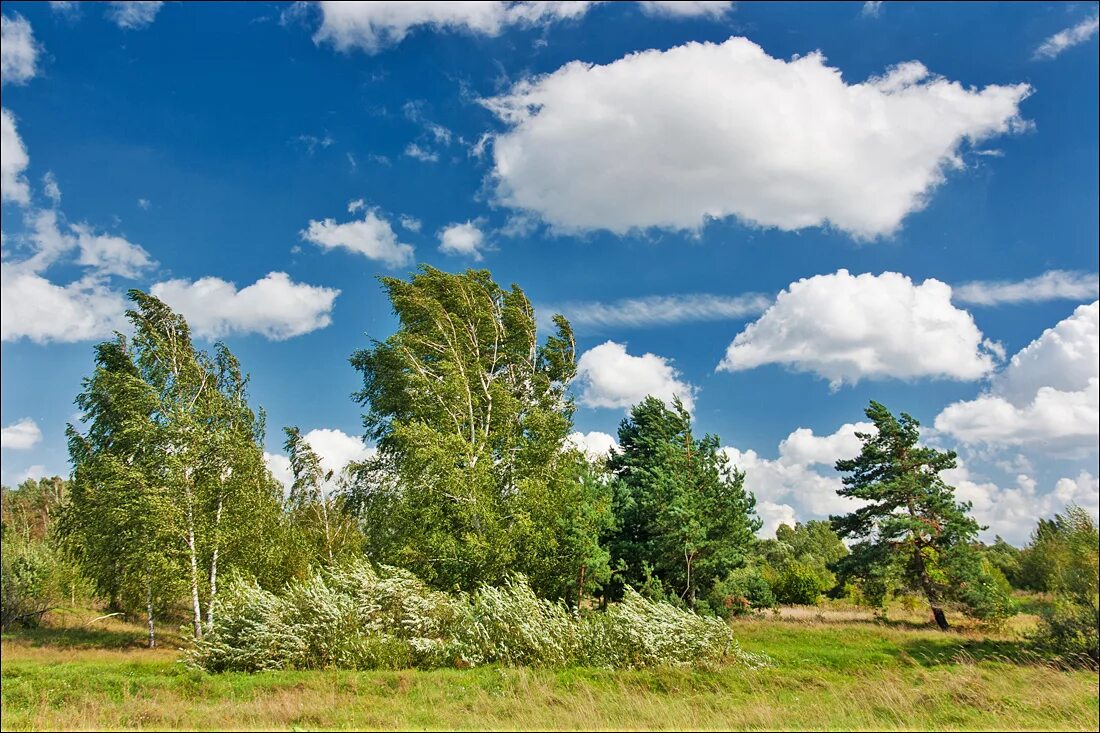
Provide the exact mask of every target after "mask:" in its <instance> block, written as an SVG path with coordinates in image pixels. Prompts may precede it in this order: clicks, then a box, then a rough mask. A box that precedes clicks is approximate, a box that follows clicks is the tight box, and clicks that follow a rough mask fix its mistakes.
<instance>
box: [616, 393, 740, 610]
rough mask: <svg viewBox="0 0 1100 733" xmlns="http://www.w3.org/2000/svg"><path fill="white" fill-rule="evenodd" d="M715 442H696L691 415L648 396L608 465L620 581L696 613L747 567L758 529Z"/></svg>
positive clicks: (736, 476) (634, 412)
mask: <svg viewBox="0 0 1100 733" xmlns="http://www.w3.org/2000/svg"><path fill="white" fill-rule="evenodd" d="M719 445H720V444H719V439H718V437H717V436H712V435H706V436H704V437H702V438H696V437H695V436H694V435H693V433H692V429H691V416H690V415H689V414H688V412H687V410H686V409H685V408H684V405H683V403H682V402H681V401H680V400H679V399H676V400H675V401H674V403H673V405H672V407H671V408H669V407H668V406H666V405H665V403H664V402H662V401H661V400H660V399H657V398H656V397H647V398H645V399H644V400H642V401H641V402H640V403H638V404H637V405H635V406H634V407H633V408H631V411H630V416H629V417H628V418H627V419H625V420H623V422H622V424H621V425H620V427H619V449H618V450H617V451H616V452H615V453H613V454H612V455H611V457H610V459H609V461H608V467H609V469H610V470H611V472H612V473H613V474H614V476H615V480H614V484H613V486H614V501H615V519H616V524H615V528H614V530H613V531H612V533H611V537H610V547H611V551H612V556H613V563H614V564H615V565H616V566H617V567H619V568H620V579H621V581H622V582H624V583H627V584H630V585H634V586H636V587H644V586H646V585H647V584H648V585H649V586H650V587H652V586H653V581H654V580H656V581H658V582H659V584H660V586H661V587H662V588H663V589H664V592H666V593H673V594H675V595H677V596H679V597H680V598H681V599H682V600H683V602H684V603H686V604H687V605H688V606H689V607H691V608H694V607H695V605H696V600H697V598H698V596H699V592H700V590H702V591H703V592H704V593H706V592H708V591H709V590H710V589H711V587H712V586H713V585H714V583H715V582H716V581H718V580H719V579H721V578H724V577H726V576H727V575H728V574H729V572H730V571H732V570H734V569H736V568H738V567H740V566H741V565H743V564H744V562H745V560H746V558H747V556H748V554H749V552H750V550H751V548H752V545H753V542H754V533H755V532H756V530H757V529H759V528H760V520H759V519H758V518H757V517H756V514H755V506H756V501H755V499H754V497H753V495H752V494H751V493H750V492H747V491H745V488H744V478H745V476H744V473H743V472H741V471H739V470H737V469H736V468H734V467H733V466H731V465H730V464H729V461H728V459H727V458H726V455H725V454H724V453H723V452H722V451H721V450H720V447H719Z"/></svg>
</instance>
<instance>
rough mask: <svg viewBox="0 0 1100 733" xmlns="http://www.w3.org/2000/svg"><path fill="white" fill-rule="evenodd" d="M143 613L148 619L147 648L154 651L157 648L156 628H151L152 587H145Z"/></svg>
mask: <svg viewBox="0 0 1100 733" xmlns="http://www.w3.org/2000/svg"><path fill="white" fill-rule="evenodd" d="M145 612H146V614H147V615H148V619H149V648H150V649H156V647H157V634H156V628H155V627H154V626H153V586H152V585H146V586H145Z"/></svg>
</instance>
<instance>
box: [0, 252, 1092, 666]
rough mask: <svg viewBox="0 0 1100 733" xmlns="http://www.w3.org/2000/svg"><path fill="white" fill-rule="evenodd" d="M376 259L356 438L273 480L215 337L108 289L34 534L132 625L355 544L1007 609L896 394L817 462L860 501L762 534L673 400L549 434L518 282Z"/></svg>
mask: <svg viewBox="0 0 1100 733" xmlns="http://www.w3.org/2000/svg"><path fill="white" fill-rule="evenodd" d="M380 280H381V284H382V287H383V288H384V289H385V291H386V293H387V295H388V296H389V299H390V302H391V304H392V306H393V311H394V313H395V315H396V316H397V320H398V327H397V329H396V330H395V332H394V333H393V334H392V335H390V336H389V337H387V338H385V339H383V340H372V341H370V342H369V343H368V344H366V345H365V346H364V347H363V348H361V349H359V350H357V351H355V352H354V353H353V354H352V355H351V359H350V362H351V365H352V367H353V368H354V369H356V370H357V371H358V372H359V373H360V375H361V376H362V388H361V389H360V390H359V391H358V392H356V393H355V394H354V396H353V399H354V400H356V402H358V403H359V404H360V405H361V406H362V408H363V425H364V434H365V437H366V439H367V440H369V441H371V442H372V443H373V444H374V445H375V446H376V448H377V450H376V451H375V452H374V454H373V455H372V456H371V457H370V458H368V459H366V460H363V461H360V462H357V463H353V464H352V465H351V466H349V468H348V470H347V471H346V472H345V473H344V474H343V475H340V476H333V475H331V474H329V473H326V472H325V471H324V469H323V468H322V465H321V461H320V459H319V457H318V455H317V454H316V452H315V451H314V450H313V448H312V446H310V445H309V444H308V442H307V441H306V440H305V439H304V438H303V436H302V434H301V432H300V431H299V430H298V428H296V427H294V426H288V427H287V428H285V430H284V432H285V437H286V441H285V449H286V451H287V454H288V457H289V459H290V466H291V470H292V474H293V481H292V485H291V486H290V487H289V490H284V487H283V486H282V485H281V484H279V482H277V481H276V480H275V479H274V478H273V477H272V475H271V473H270V472H269V471H268V469H267V468H266V466H265V462H264V454H263V441H264V436H265V430H266V426H265V416H264V413H263V410H262V409H259V408H254V407H253V406H252V404H251V402H250V398H249V394H248V377H247V375H246V374H245V373H244V371H243V369H242V366H241V365H240V363H239V362H238V360H237V359H236V357H234V355H233V354H232V352H231V351H230V350H229V348H228V347H226V346H225V345H224V344H222V343H216V344H214V345H213V347H212V350H211V351H210V352H206V351H203V350H201V349H199V348H197V347H196V345H195V344H194V342H193V339H192V337H191V333H190V330H189V328H188V325H187V323H186V321H185V320H184V319H183V318H182V317H181V316H180V315H178V314H176V313H174V312H173V311H172V310H171V309H170V308H169V307H168V306H167V305H165V304H164V303H163V302H161V301H160V300H158V299H157V298H155V297H153V296H151V295H148V294H146V293H143V292H140V291H137V290H133V291H130V294H129V297H130V301H131V303H132V306H131V308H130V310H129V311H128V312H127V317H128V319H129V321H130V324H131V328H132V334H131V335H129V336H126V335H123V334H116V335H115V337H114V338H113V339H111V340H108V341H106V342H104V343H101V344H98V345H97V346H96V347H95V349H94V368H93V370H92V373H91V374H90V376H88V377H87V378H86V379H85V380H84V381H83V384H82V389H81V392H80V394H79V395H78V396H77V398H76V403H77V405H78V407H79V408H80V410H81V417H82V420H81V424H80V426H72V425H71V426H69V428H68V431H67V435H68V442H69V453H70V458H71V462H72V473H71V475H70V477H69V480H68V481H63V482H62V484H61V485H62V486H63V487H64V491H63V492H60V494H63V496H62V495H59V496H58V497H57V498H56V500H51V501H50V502H47V503H48V504H49V506H50V512H51V514H49V517H48V523H49V524H50V525H51V527H50V529H49V531H46V530H45V529H35V530H34V533H35V534H36V535H41V537H40V539H43V540H44V539H45V538H47V537H48V538H49V542H50V546H51V548H53V549H52V550H51V551H55V552H60V553H64V554H65V556H66V557H68V558H71V559H73V560H75V561H76V564H77V567H78V568H79V571H80V576H81V577H82V579H83V580H82V582H86V583H87V584H89V585H90V586H91V588H92V590H93V592H94V594H95V595H96V596H98V597H100V598H103V599H105V600H106V601H107V602H108V604H109V605H110V606H111V607H112V608H117V609H125V610H127V611H138V610H140V612H141V613H142V615H143V616H144V617H145V619H146V621H147V623H148V629H149V632H148V633H149V642H150V645H152V644H154V643H155V626H156V621H157V619H158V618H160V617H162V616H163V615H164V614H165V613H168V612H170V611H172V610H173V609H175V608H177V607H178V606H179V605H180V603H181V601H182V602H183V604H184V605H185V606H186V608H187V616H188V619H189V623H190V626H191V630H192V633H193V635H194V636H195V637H196V638H197V639H198V638H201V637H202V636H203V634H204V632H205V631H206V630H208V629H210V628H211V627H212V626H213V625H214V623H215V615H216V613H217V612H218V608H219V604H218V597H219V589H220V588H221V587H222V586H223V585H224V582H223V581H224V579H225V578H226V576H230V575H231V576H233V577H242V576H247V577H249V578H251V579H253V580H254V581H255V582H256V583H258V584H259V586H260V587H264V588H269V589H277V588H280V587H282V586H284V585H285V584H286V583H287V582H289V581H291V580H293V579H296V578H297V579H301V578H303V577H305V576H306V575H307V574H308V573H309V572H310V569H311V568H318V567H323V566H335V565H338V564H340V563H342V562H347V561H352V560H362V559H366V560H367V561H369V562H372V563H375V564H379V565H381V564H385V565H392V566H397V567H401V568H405V569H407V570H409V571H411V572H412V573H414V574H415V575H416V576H417V577H419V578H420V579H421V580H423V581H424V582H425V583H427V584H428V585H429V586H430V587H433V588H436V589H440V590H444V591H474V590H476V589H478V588H480V587H483V586H493V585H497V586H499V585H501V584H503V583H505V582H507V581H508V580H509V579H510V578H512V577H513V576H516V575H522V576H524V577H525V578H526V580H527V582H529V583H530V586H531V588H532V589H533V590H534V591H535V593H536V594H538V595H539V596H541V597H543V598H548V599H561V600H563V601H565V602H566V603H568V604H571V605H573V606H576V607H578V608H606V607H607V606H608V604H612V603H615V602H617V601H618V600H620V599H621V598H622V597H623V595H624V593H626V592H627V589H635V590H638V591H639V592H641V593H642V594H643V595H645V596H647V597H649V598H653V599H659V600H665V601H669V602H672V603H674V604H677V605H680V606H682V607H684V608H686V609H689V610H694V611H696V612H698V613H701V614H720V615H733V614H737V613H742V612H746V611H751V610H753V609H756V608H766V607H769V606H771V605H775V604H776V603H790V602H794V603H798V602H810V603H812V602H814V601H816V600H817V599H818V598H819V597H820V596H821V595H822V594H823V593H829V594H832V595H844V594H846V595H849V596H851V597H858V598H859V599H860V600H862V601H864V602H867V603H870V604H871V605H876V604H877V605H881V604H882V603H884V602H885V600H887V599H888V598H889V597H891V596H892V595H896V594H898V593H915V594H919V595H921V596H922V597H923V598H924V599H925V601H926V602H927V603H928V606H929V609H930V613H931V614H932V615H933V617H934V619H935V621H936V623H937V624H939V625H940V627H941V628H947V625H948V621H947V616H946V610H947V609H949V608H950V609H959V610H963V611H965V612H967V613H969V614H970V615H973V616H975V617H978V618H982V619H987V620H993V619H998V618H1003V617H1005V616H1007V615H1008V614H1010V613H1012V612H1013V610H1014V608H1013V601H1012V598H1011V590H1012V587H1011V585H1010V583H1009V580H1012V581H1013V582H1019V578H1020V577H1023V576H1022V575H1020V574H1019V573H1018V572H1017V571H1016V570H1014V568H1015V567H1016V566H1014V565H1013V564H1012V563H1013V562H1016V563H1017V565H1019V563H1020V562H1021V560H1020V557H1021V556H1017V555H1013V554H1012V552H1010V551H1009V550H1007V549H1006V547H1010V546H1007V544H1006V543H1003V542H1001V543H999V544H998V543H995V544H994V545H993V546H992V547H988V548H987V547H985V546H984V545H982V544H981V543H979V542H978V541H977V536H978V533H979V531H980V530H981V528H980V527H979V525H978V523H977V522H976V521H975V520H974V519H973V518H972V517H971V516H970V506H969V505H968V504H966V503H960V502H958V501H957V500H956V499H955V496H954V491H953V489H952V487H950V486H949V485H947V484H946V483H945V482H944V481H943V479H942V478H941V474H942V472H943V471H945V470H947V469H950V468H953V467H954V466H955V465H956V456H955V454H954V452H951V451H939V450H936V449H933V448H931V447H928V446H926V445H924V444H922V443H921V442H920V431H919V425H918V423H917V421H916V420H914V419H913V418H912V417H911V416H909V415H906V414H901V415H900V416H897V417H895V416H894V415H893V414H892V413H891V412H890V411H889V410H888V409H887V408H886V407H884V406H882V405H880V404H878V403H875V402H872V403H871V404H870V406H869V407H868V409H867V410H866V415H867V417H868V418H869V419H870V421H871V422H872V423H873V424H874V426H875V430H874V431H872V432H868V433H867V434H860V435H859V437H860V439H861V441H862V450H861V452H860V455H859V456H857V457H856V458H853V459H845V460H841V461H838V462H837V464H836V468H837V470H838V471H840V472H841V473H842V474H843V475H844V478H843V482H844V488H843V489H842V490H841V491H840V493H841V495H843V496H847V497H851V498H852V499H855V500H857V505H858V508H856V509H854V510H853V511H852V512H850V513H849V514H846V515H844V516H837V517H833V518H831V520H830V521H829V522H823V521H817V522H808V523H805V524H799V525H797V526H795V527H793V528H792V527H788V526H785V525H784V526H781V527H780V528H779V530H778V531H777V533H776V538H775V539H774V540H759V539H757V537H756V533H757V532H758V530H759V529H760V527H761V522H760V519H759V517H758V516H757V513H756V509H755V498H754V497H753V495H752V494H751V492H748V491H747V490H746V489H745V474H744V472H743V471H741V470H740V469H739V468H737V467H736V466H733V465H730V463H729V460H728V458H727V457H726V455H725V453H724V451H722V450H721V443H720V440H719V438H718V436H715V435H709V434H708V435H702V436H698V435H696V433H695V431H694V428H693V425H692V419H691V416H690V414H689V413H688V412H687V410H686V409H685V408H684V406H683V404H682V403H680V402H679V401H676V400H674V401H673V402H672V404H666V403H664V402H662V401H661V400H659V399H656V398H654V397H648V398H646V399H644V400H642V401H641V402H640V403H638V404H637V405H635V406H634V407H633V408H632V409H631V410H630V412H629V414H628V416H627V417H626V418H625V419H624V420H623V421H622V423H621V425H620V426H619V430H618V448H617V449H616V450H614V451H612V452H610V453H609V454H608V455H607V456H604V457H601V458H597V459H591V458H589V457H587V456H586V455H585V454H584V453H583V452H582V451H581V450H579V449H578V448H577V447H576V446H574V445H572V444H571V443H570V441H569V434H570V432H571V430H572V427H573V413H574V409H575V408H574V403H573V400H572V397H571V395H570V384H571V382H572V380H573V378H574V377H575V375H576V345H575V341H574V337H573V332H572V329H571V327H570V325H569V322H568V321H567V320H566V319H565V318H564V317H562V316H561V315H556V316H554V318H553V320H552V322H553V328H552V329H551V333H550V334H549V335H548V336H547V337H545V338H544V339H542V340H541V341H540V340H539V337H538V333H537V331H538V329H537V328H536V318H535V312H534V308H533V307H532V305H531V303H530V301H529V300H528V298H527V296H526V295H525V293H524V292H523V291H522V290H521V289H520V288H519V287H517V286H515V285H513V286H512V287H511V288H503V287H501V286H499V285H498V284H497V283H495V282H494V281H493V279H492V277H491V275H490V273H489V272H488V271H485V270H469V271H467V272H465V273H457V274H452V273H446V272H442V271H440V270H437V269H434V268H431V267H428V266H423V267H421V268H420V270H419V271H418V272H417V273H415V274H413V275H412V276H411V277H410V278H409V279H407V280H405V279H399V278H381V279H380ZM23 492H24V489H23V488H21V489H19V490H18V491H10V490H7V489H5V515H4V522H5V524H4V532H5V547H7V545H8V536H9V532H15V531H17V530H16V529H14V528H15V527H20V528H22V529H20V530H18V531H26V532H30V531H31V530H30V524H28V523H27V521H26V520H22V519H19V518H17V516H16V514H15V512H16V507H17V506H22V502H21V501H16V500H15V499H14V498H12V497H15V496H16V495H20V496H22V495H23ZM30 493H33V492H28V494H27V495H28V496H29V495H30ZM9 503H10V504H11V511H10V512H9V508H8V504H9ZM1082 516H1083V517H1084V518H1085V520H1087V522H1089V523H1091V519H1089V518H1088V515H1087V513H1085V512H1081V511H1078V510H1071V511H1070V512H1069V513H1068V514H1067V515H1065V517H1060V518H1056V519H1055V520H1051V521H1052V522H1054V523H1055V524H1051V525H1049V526H1048V525H1040V528H1039V529H1038V530H1037V534H1036V537H1035V539H1034V540H1033V542H1032V548H1037V547H1039V546H1040V545H1041V546H1044V547H1045V546H1046V545H1044V544H1043V543H1044V542H1047V540H1045V539H1042V538H1045V537H1048V536H1053V535H1052V533H1053V534H1054V535H1057V534H1058V533H1059V532H1062V533H1063V534H1064V533H1065V531H1069V530H1065V531H1063V529H1062V528H1061V525H1057V522H1062V523H1063V524H1064V523H1065V522H1067V521H1069V522H1071V523H1072V522H1077V523H1078V524H1080V522H1081V521H1084V520H1082V519H1081V517H1082ZM1066 517H1069V518H1070V519H1066ZM36 521H38V520H36ZM1074 526H1077V525H1074ZM1088 526H1091V532H1092V533H1093V535H1092V536H1095V524H1089V525H1088ZM1052 527H1054V529H1052ZM1077 529H1078V530H1079V529H1081V528H1080V527H1078V528H1077ZM1074 531H1077V530H1074ZM1084 531H1085V535H1087V534H1088V528H1087V527H1086V528H1085V530H1084ZM1059 536H1060V535H1059ZM1075 536H1076V535H1075ZM1086 540H1087V536H1086ZM1048 544H1049V543H1048ZM1070 544H1071V545H1072V546H1073V547H1076V548H1077V549H1075V550H1073V551H1070V552H1069V555H1068V556H1071V557H1073V558H1080V557H1085V558H1086V564H1087V561H1088V560H1087V558H1088V557H1091V558H1092V560H1091V562H1092V563H1093V567H1094V568H1095V556H1096V547H1095V546H1096V543H1095V542H1094V541H1093V542H1092V544H1091V545H1090V544H1089V543H1088V542H1087V541H1084V542H1083V543H1082V542H1081V541H1078V542H1077V544H1076V545H1073V543H1070ZM1081 548H1084V550H1089V548H1091V550H1089V551H1090V552H1091V553H1092V554H1091V555H1089V554H1088V552H1084V550H1082V549H1081ZM1012 550H1014V551H1016V552H1017V553H1019V552H1020V551H1017V550H1015V548H1012ZM1023 552H1032V555H1033V556H1038V555H1039V554H1042V553H1040V551H1039V550H1038V549H1031V550H1025V551H1023ZM1082 552H1084V555H1082V554H1081V553H1082ZM10 554H11V553H7V552H6V553H5V557H6V558H7V557H8V555H10ZM1063 554H1065V553H1063ZM1013 558H1014V559H1013ZM1076 561H1077V560H1074V562H1076ZM1067 562H1068V561H1067ZM9 565H11V563H9V562H8V560H7V559H5V565H4V568H5V570H4V573H5V575H4V584H5V591H4V598H5V603H6V604H8V605H11V604H10V603H8V600H7V598H8V588H9V587H12V588H14V587H15V586H16V582H15V580H14V578H15V577H16V576H15V575H13V573H14V572H15V571H14V570H11V568H9ZM1020 572H1023V571H1020ZM1054 575H1058V573H1055V574H1054ZM1071 575H1072V574H1071ZM1093 576H1095V573H1093ZM1052 577H1053V576H1052ZM1059 577H1060V576H1059ZM1044 582H1046V583H1048V584H1049V585H1050V586H1051V587H1053V586H1055V585H1058V584H1059V583H1061V584H1062V586H1065V584H1066V583H1065V582H1063V581H1054V580H1049V579H1048V580H1047V581H1044ZM1067 582H1068V581H1067ZM1078 586H1080V583H1078ZM74 587H75V586H74ZM1060 587H1061V586H1060ZM1075 587H1076V586H1075ZM1078 591H1079V592H1078ZM1078 591H1073V592H1070V591H1067V592H1066V594H1065V595H1067V597H1069V596H1073V595H1074V593H1076V596H1074V597H1075V598H1076V600H1074V601H1073V603H1074V604H1076V605H1075V606H1074V608H1075V609H1077V610H1076V611H1074V613H1077V612H1078V611H1080V609H1081V608H1084V609H1086V611H1088V609H1090V608H1091V611H1088V612H1091V613H1092V614H1093V616H1095V608H1096V601H1095V593H1096V591H1095V582H1094V583H1093V585H1092V590H1091V593H1092V595H1091V596H1090V595H1089V590H1088V588H1083V590H1082V589H1081V588H1079V589H1078ZM1090 599H1091V600H1090ZM1090 603H1091V605H1090ZM5 613H6V611H5ZM1081 613H1085V612H1084V611H1081ZM32 615H33V611H32ZM1086 615H1087V613H1086Z"/></svg>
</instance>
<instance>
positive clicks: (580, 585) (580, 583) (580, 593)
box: [577, 565, 588, 609]
mask: <svg viewBox="0 0 1100 733" xmlns="http://www.w3.org/2000/svg"><path fill="white" fill-rule="evenodd" d="M587 571H588V566H587V565H581V572H580V577H578V578H577V608H578V609H579V608H580V607H581V601H582V600H584V576H585V573H586V572H587Z"/></svg>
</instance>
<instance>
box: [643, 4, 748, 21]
mask: <svg viewBox="0 0 1100 733" xmlns="http://www.w3.org/2000/svg"><path fill="white" fill-rule="evenodd" d="M638 4H639V5H640V6H641V8H642V12H643V13H645V14H646V15H661V16H665V17H668V18H695V17H700V16H703V17H710V18H721V17H722V16H723V15H725V14H726V13H728V12H730V11H732V10H733V8H734V4H733V3H732V2H729V0H642V1H641V2H639V3H638Z"/></svg>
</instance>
